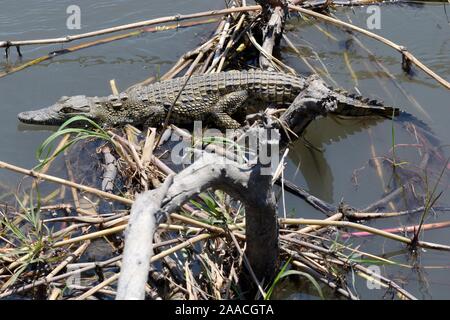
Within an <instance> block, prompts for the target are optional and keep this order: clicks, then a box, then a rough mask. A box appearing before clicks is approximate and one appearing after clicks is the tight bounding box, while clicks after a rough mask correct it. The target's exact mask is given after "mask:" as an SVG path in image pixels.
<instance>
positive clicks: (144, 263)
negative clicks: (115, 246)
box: [116, 176, 173, 300]
mask: <svg viewBox="0 0 450 320" xmlns="http://www.w3.org/2000/svg"><path fill="white" fill-rule="evenodd" d="M172 178H173V176H168V177H167V178H166V180H165V182H164V184H163V185H162V186H161V187H160V188H159V189H156V190H152V191H149V192H145V193H142V194H140V195H137V196H136V199H135V200H134V203H133V206H132V207H131V211H130V219H129V222H128V228H127V233H126V236H125V243H126V245H125V249H124V252H123V260H122V268H121V270H120V278H119V285H118V289H117V296H116V300H123V299H127V300H144V298H145V284H146V283H147V278H148V272H149V270H150V258H151V257H152V255H153V234H154V232H155V227H156V224H155V216H154V213H155V212H157V211H158V210H159V208H160V207H161V203H162V200H163V198H164V196H165V194H166V193H167V191H168V188H169V186H170V185H171V184H172Z"/></svg>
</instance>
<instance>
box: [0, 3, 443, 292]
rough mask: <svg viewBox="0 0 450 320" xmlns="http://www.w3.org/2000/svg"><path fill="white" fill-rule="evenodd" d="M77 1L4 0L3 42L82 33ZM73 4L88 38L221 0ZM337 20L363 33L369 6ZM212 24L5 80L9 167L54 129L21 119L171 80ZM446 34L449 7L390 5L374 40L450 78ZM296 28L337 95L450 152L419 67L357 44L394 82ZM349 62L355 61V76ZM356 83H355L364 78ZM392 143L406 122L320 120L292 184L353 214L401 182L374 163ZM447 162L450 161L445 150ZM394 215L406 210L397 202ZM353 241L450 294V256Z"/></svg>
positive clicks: (434, 96)
mask: <svg viewBox="0 0 450 320" xmlns="http://www.w3.org/2000/svg"><path fill="white" fill-rule="evenodd" d="M71 4H74V1H71V0H68V1H57V2H56V1H50V0H33V1H31V0H27V1H25V0H23V1H20V2H18V1H13V0H3V1H2V4H1V8H0V40H5V39H37V38H47V37H56V36H61V35H64V34H71V33H77V32H79V31H76V32H74V31H73V30H67V29H66V19H67V17H68V15H67V14H66V8H67V7H68V6H69V5H71ZM76 4H78V5H79V6H80V7H81V27H82V29H81V30H80V31H81V32H87V31H91V30H96V29H99V28H104V27H109V26H114V25H118V24H124V23H128V22H132V21H140V20H145V19H150V18H156V17H160V16H166V15H173V14H176V13H190V12H197V11H204V10H207V9H218V8H222V7H223V1H221V0H217V1H208V2H205V1H199V0H190V1H183V2H182V5H181V3H180V2H179V1H173V0H169V1H160V0H154V1H151V2H148V1H143V0H127V1H125V0H116V1H95V2H94V3H93V1H88V0H84V1H76ZM336 15H337V16H338V17H340V18H341V19H344V20H348V19H350V21H352V22H353V23H355V24H357V25H360V26H363V27H365V26H366V19H367V17H368V16H369V14H368V13H367V12H366V8H353V9H350V8H345V9H339V10H338V11H337V12H336ZM318 26H319V27H320V29H319V28H318ZM214 27H215V26H214V24H211V25H202V26H196V27H192V28H189V29H181V30H177V31H168V32H159V33H154V34H145V35H143V36H140V37H136V38H129V39H126V40H122V41H117V42H113V43H109V44H106V45H101V46H96V47H92V48H89V49H85V50H81V51H78V52H75V53H71V54H66V55H64V56H61V57H57V58H54V59H52V60H50V61H47V62H44V63H41V64H39V65H37V66H33V67H31V68H28V69H26V70H23V71H21V72H18V73H15V74H11V75H9V76H7V77H5V78H2V79H0V97H1V100H0V108H1V109H0V111H1V113H0V160H2V161H6V162H10V163H14V164H17V165H19V166H23V167H28V168H30V167H33V166H34V165H36V159H35V150H36V148H37V146H38V145H39V144H40V143H41V142H42V141H43V140H44V139H45V138H46V137H47V136H48V135H49V134H50V132H51V131H50V130H49V129H48V128H45V127H42V128H36V127H30V126H25V125H19V123H18V121H17V120H16V116H17V113H18V112H20V111H24V110H30V109H35V108H39V107H42V106H46V105H49V104H51V103H53V102H54V101H56V100H57V99H58V98H59V97H60V96H62V95H75V94H86V95H99V96H102V95H107V94H109V92H110V87H109V80H110V79H116V82H117V85H118V86H119V88H120V89H124V88H127V87H129V86H130V85H132V84H134V83H136V82H138V81H141V80H143V79H145V78H147V77H149V76H150V75H156V74H158V73H164V72H165V71H166V70H167V69H168V68H170V66H171V65H172V64H173V63H174V62H175V61H176V60H177V59H178V58H179V56H180V55H182V54H183V53H184V52H186V51H188V50H190V49H192V48H193V47H194V46H196V45H198V44H199V43H200V42H201V41H202V40H204V39H206V38H207V37H208V36H209V35H210V33H211V32H212V31H213V30H214ZM449 29H450V26H449V22H448V18H447V16H446V12H445V10H444V7H443V4H428V5H424V6H422V5H384V6H382V7H381V29H380V30H375V32H376V33H378V34H380V35H383V36H385V37H387V38H389V39H391V40H393V41H394V42H397V43H399V44H402V45H405V46H406V47H407V48H408V49H409V50H410V51H411V52H412V53H414V54H415V55H416V56H417V57H418V58H420V59H421V60H422V61H423V62H424V63H425V64H427V65H428V66H429V67H430V68H431V69H433V70H435V71H436V72H438V73H439V74H440V75H441V76H443V77H444V78H447V79H450V67H449V65H450V63H449V62H450V57H449V56H448V52H449V51H450V50H449V49H450V48H449V46H450V36H449V34H450V33H449ZM288 30H289V31H288V33H287V35H288V37H289V38H290V39H291V41H292V42H293V43H294V44H295V45H296V47H297V48H298V49H299V50H300V51H301V52H302V53H303V54H304V55H305V56H306V57H308V58H309V59H310V62H311V63H312V64H313V65H314V66H316V67H319V68H321V65H320V63H319V61H318V59H317V57H320V59H321V60H322V62H323V63H324V64H325V65H326V67H327V68H328V70H329V72H330V74H331V75H332V77H333V79H334V80H335V81H336V82H337V83H338V84H339V86H340V87H343V88H346V89H349V90H351V91H355V88H357V89H358V90H359V91H360V92H361V93H362V94H364V95H368V96H370V97H372V98H378V99H382V100H384V102H385V103H386V104H390V105H395V106H401V108H402V109H404V110H406V111H408V112H410V113H411V114H413V115H414V116H416V117H417V118H418V119H420V120H422V121H424V122H425V123H427V124H428V125H429V126H430V128H431V129H432V130H433V131H434V133H435V134H436V136H437V137H439V139H440V141H441V144H442V145H446V144H449V143H450V138H449V133H450V128H449V126H448V123H449V122H450V113H449V112H448V108H449V107H450V106H449V103H448V101H449V97H450V94H449V92H448V91H447V90H445V89H444V88H442V87H440V86H439V85H438V84H437V83H436V82H435V81H433V80H431V79H430V78H428V77H427V76H425V75H424V74H423V73H422V72H421V71H420V70H415V75H414V76H408V75H405V73H404V72H403V71H402V70H401V65H400V61H401V57H400V56H399V54H398V53H397V52H395V51H393V50H392V49H390V48H387V47H385V46H383V45H381V44H379V43H377V42H375V41H373V40H368V39H366V38H364V37H362V36H358V39H360V40H361V41H362V42H363V43H364V45H365V46H366V47H367V48H369V49H370V50H371V51H372V52H373V54H374V55H375V56H376V57H378V58H379V61H381V62H382V64H383V65H384V66H385V67H386V68H387V69H388V70H389V72H390V73H392V74H393V75H394V76H395V78H396V79H397V85H396V84H395V83H394V82H392V81H391V80H390V79H389V77H388V76H387V74H386V72H385V71H383V70H380V69H379V68H378V67H377V65H376V64H375V63H374V62H373V61H372V59H370V58H369V55H368V53H367V52H365V51H364V50H363V49H361V48H360V47H359V46H358V45H357V43H356V42H355V41H351V40H350V39H351V37H352V36H351V35H349V34H348V33H346V32H343V31H341V30H339V29H338V28H336V27H333V26H330V25H327V24H323V23H316V24H313V23H312V22H305V21H303V20H299V19H297V18H293V19H291V20H290V22H289V25H288ZM60 48H61V46H60V45H56V46H55V45H45V46H30V47H25V48H22V52H23V54H24V59H25V60H26V59H31V58H35V57H38V56H42V55H45V54H47V53H48V52H50V51H54V50H57V49H60ZM314 52H316V53H317V56H316V55H315V54H314ZM344 52H346V54H344ZM282 57H283V59H284V61H285V62H286V63H287V64H289V65H291V66H293V67H295V68H296V69H297V70H299V71H301V72H304V73H307V72H309V70H308V69H307V67H306V66H305V64H304V63H303V62H301V60H300V59H298V57H297V56H296V54H295V53H294V52H293V51H292V50H291V49H289V48H288V47H287V46H286V44H284V47H283V51H282ZM345 61H348V62H349V63H350V65H351V70H350V69H349V68H348V67H347V65H346V63H345ZM20 63H21V61H19V60H18V58H17V55H16V54H15V52H14V50H12V52H11V57H10V59H9V61H6V60H5V59H3V58H2V59H1V60H0V72H1V71H4V70H6V69H7V68H10V67H11V66H14V65H16V64H20ZM321 69H322V71H323V68H321ZM352 74H354V75H356V80H355V78H353V77H352ZM398 86H400V87H401V88H402V90H403V91H404V92H405V93H407V94H408V95H411V96H412V97H414V98H415V100H416V101H417V104H418V105H420V106H421V107H422V108H423V109H422V110H421V109H419V108H418V107H417V106H416V105H417V104H414V103H412V102H411V100H410V99H408V98H407V97H406V96H405V95H404V94H402V93H401V90H399V89H398ZM393 128H394V131H393ZM393 132H394V134H393ZM393 137H394V140H395V143H403V144H412V143H414V142H415V140H414V138H413V137H412V135H411V134H410V133H408V131H407V130H406V128H405V127H404V125H403V124H402V123H401V122H396V123H394V124H393V123H392V122H391V121H389V120H384V121H382V120H373V119H372V120H370V119H357V120H342V119H331V118H327V119H321V120H319V121H316V122H314V123H312V125H311V126H310V127H309V129H308V131H307V133H306V136H305V138H306V140H307V141H309V143H311V144H312V145H313V146H315V147H316V148H320V149H321V151H319V150H314V149H311V148H307V147H306V146H305V143H304V142H302V141H299V142H297V143H296V144H295V146H294V147H293V148H291V150H290V154H289V155H290V163H289V166H288V168H287V171H286V174H285V176H286V177H289V179H290V180H292V181H293V182H295V183H296V184H298V185H300V186H304V187H305V188H306V189H307V190H309V191H310V192H311V193H312V194H314V195H315V196H317V197H319V198H321V199H323V200H325V201H328V202H330V203H334V204H338V203H339V202H340V201H341V200H344V201H345V202H346V203H349V204H351V205H353V206H355V207H358V208H365V207H367V206H368V205H369V204H371V203H373V202H374V201H376V200H378V199H380V198H381V197H382V196H383V193H384V191H385V190H389V188H390V186H391V185H393V184H395V183H394V182H395V179H396V178H397V177H396V176H395V174H394V173H392V172H391V173H389V170H387V169H386V166H385V170H384V171H383V172H384V176H383V178H384V180H383V182H382V180H381V179H380V177H379V175H378V174H377V172H376V170H375V169H374V168H375V167H374V163H373V156H374V154H375V155H377V156H383V155H389V149H390V147H391V146H392V141H393ZM400 149H401V150H400ZM443 154H444V155H445V154H446V153H445V149H444V151H443ZM396 157H397V158H398V160H399V161H402V159H406V160H407V161H409V162H414V161H415V162H417V163H419V162H420V160H421V158H420V155H418V150H417V148H414V147H411V146H410V147H404V148H399V150H398V153H396ZM443 165H445V159H444V160H443V162H442V163H439V162H438V163H436V164H435V168H436V170H439V168H440V169H442V166H443ZM439 166H441V167H439ZM52 170H53V171H51V172H52V173H55V174H57V175H59V176H63V177H64V176H65V175H66V173H65V172H57V171H58V165H55V166H54V169H52ZM443 179H444V180H443V181H444V182H446V180H445V179H447V177H446V176H445V175H444V176H443ZM19 180H20V177H19V176H18V175H15V174H12V173H9V172H7V171H4V170H2V171H0V184H1V185H6V186H15V185H16V184H17V183H18V182H19ZM430 183H431V182H430ZM444 185H446V184H445V183H444ZM405 201H406V200H405ZM408 201H409V200H408ZM439 203H441V204H442V205H445V203H448V192H447V188H444V193H443V195H442V196H441V198H440V199H439ZM286 207H287V208H286V211H287V212H288V214H290V215H295V216H299V217H316V218H323V215H322V214H321V213H318V212H315V211H314V210H313V209H311V207H309V206H308V205H306V204H305V203H303V202H302V201H301V200H298V199H296V198H295V197H293V196H291V195H287V204H286ZM395 208H397V209H403V207H402V206H401V204H400V205H399V204H398V203H396V207H395ZM390 209H391V208H390V207H387V208H386V210H390ZM419 219H420V215H418V214H416V215H410V216H408V217H407V218H392V219H385V220H377V221H375V222H372V223H370V224H371V225H374V226H377V227H386V228H387V227H398V226H403V225H411V224H417V223H418V222H419ZM444 220H448V218H447V214H446V213H437V214H436V215H431V216H430V217H429V218H428V219H427V221H426V222H427V223H430V222H435V221H444ZM424 239H425V240H427V241H434V242H439V243H444V244H450V238H449V236H448V229H438V230H429V231H426V232H425V236H424ZM348 243H351V244H352V246H353V247H356V246H358V245H361V247H360V249H361V250H367V251H369V252H372V253H375V254H379V255H384V256H385V257H388V258H390V259H392V260H394V261H396V262H398V263H405V264H409V265H415V266H416V269H414V270H411V269H408V268H405V267H401V266H395V267H392V266H389V267H387V266H379V267H380V269H381V270H382V272H383V274H385V275H386V276H387V277H390V278H392V279H394V280H396V281H398V282H399V283H401V284H402V285H404V286H405V288H406V289H407V290H409V291H410V292H412V293H413V294H415V295H416V296H418V297H419V298H427V299H428V298H449V297H450V294H449V286H450V283H449V281H448V274H449V272H450V270H448V268H450V254H448V253H441V252H434V251H431V250H427V251H426V252H425V251H421V252H420V253H419V255H418V257H417V258H415V257H412V256H411V255H410V254H409V253H408V251H407V250H404V246H403V245H401V244H398V243H394V242H392V241H390V240H384V239H381V238H373V237H370V238H362V239H355V238H352V239H350V240H348ZM356 288H357V289H358V292H359V293H360V294H361V296H362V297H363V298H382V296H383V294H384V292H385V290H376V289H375V290H369V289H368V288H367V286H366V283H365V282H364V281H360V280H359V281H357V282H356ZM295 291H296V289H295V286H294V287H293V286H292V283H289V284H285V290H280V292H279V297H282V298H287V297H291V298H295V297H299V296H297V295H296V294H295Z"/></svg>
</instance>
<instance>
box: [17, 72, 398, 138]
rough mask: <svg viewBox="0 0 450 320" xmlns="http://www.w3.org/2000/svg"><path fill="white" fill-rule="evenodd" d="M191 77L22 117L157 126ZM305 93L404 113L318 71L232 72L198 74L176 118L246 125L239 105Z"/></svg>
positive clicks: (367, 109)
mask: <svg viewBox="0 0 450 320" xmlns="http://www.w3.org/2000/svg"><path fill="white" fill-rule="evenodd" d="M185 81H186V78H184V77H182V78H175V79H173V80H168V81H163V82H157V83H154V84H151V85H147V86H138V87H135V88H133V89H131V90H129V91H127V92H123V93H121V94H120V95H119V96H109V97H100V98H99V97H86V96H73V97H62V98H61V99H60V100H59V101H58V102H56V103H55V104H54V105H52V106H50V107H47V108H43V109H40V110H36V111H27V112H22V113H20V114H19V116H18V117H19V120H20V121H22V122H25V123H31V124H41V125H60V124H62V123H63V122H65V121H66V120H68V119H70V118H71V117H73V116H75V115H83V116H86V117H88V118H90V119H92V120H94V121H96V122H97V123H99V124H101V125H104V126H120V125H124V124H133V125H135V126H141V125H144V126H157V125H159V124H160V123H161V121H163V120H164V119H165V117H166V115H167V112H168V110H169V109H170V106H171V105H172V103H173V101H174V100H175V98H176V96H177V95H178V93H179V91H180V90H181V89H182V87H183V84H184V83H185ZM302 93H308V99H309V100H308V101H309V103H308V108H310V106H311V101H312V102H313V105H317V108H318V109H320V108H322V109H323V108H324V107H325V109H326V110H325V111H326V112H331V113H337V114H340V115H344V116H345V115H347V116H370V115H378V116H385V117H390V116H392V114H393V112H394V113H398V110H397V109H393V108H390V107H385V106H382V105H381V104H380V103H378V102H376V101H368V100H365V99H362V97H357V96H351V95H347V94H345V93H342V92H340V91H337V90H333V89H331V88H329V87H327V86H326V85H325V84H324V82H323V81H322V80H320V79H319V78H318V77H316V76H311V77H309V78H304V77H295V76H292V75H287V74H283V73H277V72H267V71H248V72H247V71H230V72H221V73H214V74H207V75H195V76H192V77H191V78H190V79H189V81H188V83H187V85H186V87H185V88H184V90H183V91H182V93H181V95H180V97H179V99H178V100H177V102H176V103H175V105H174V108H173V110H172V113H171V117H170V122H171V123H173V124H177V125H184V124H190V123H192V122H193V121H195V120H202V121H204V120H208V121H210V122H212V123H213V124H215V125H216V126H217V127H218V128H220V129H226V128H238V127H240V124H239V123H238V122H237V121H236V120H234V119H233V118H232V117H231V116H232V115H233V114H234V113H235V112H236V111H237V110H238V109H239V108H242V107H247V106H257V107H259V109H261V107H267V106H269V105H276V106H280V107H281V106H288V105H290V104H291V103H292V102H294V100H296V97H298V96H299V95H301V94H302ZM300 100H301V99H300ZM296 101H299V100H298V99H297V100H296ZM324 101H327V102H326V103H325V104H324ZM314 102H315V104H314ZM301 103H302V102H300V104H301Z"/></svg>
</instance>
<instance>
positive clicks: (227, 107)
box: [208, 90, 248, 129]
mask: <svg viewBox="0 0 450 320" xmlns="http://www.w3.org/2000/svg"><path fill="white" fill-rule="evenodd" d="M247 98H248V92H247V91H246V90H240V91H235V92H231V93H228V94H226V95H224V96H223V97H221V98H220V99H219V100H218V101H217V103H216V104H215V106H214V107H213V108H212V112H211V113H210V114H209V115H208V116H209V117H210V118H211V120H212V121H213V122H214V124H215V125H217V126H218V127H219V128H220V129H237V128H240V127H241V124H240V123H239V122H237V121H236V120H234V119H233V118H232V117H231V115H232V114H233V113H235V112H236V110H237V109H239V108H240V107H241V106H242V105H243V103H244V102H245V101H246V100H247Z"/></svg>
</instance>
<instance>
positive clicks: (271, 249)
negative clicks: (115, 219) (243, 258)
mask: <svg viewBox="0 0 450 320" xmlns="http://www.w3.org/2000/svg"><path fill="white" fill-rule="evenodd" d="M263 168H264V167H263V166H262V165H259V164H258V165H255V166H253V167H249V166H248V165H241V164H238V163H236V162H232V161H229V160H225V159H224V158H223V157H219V156H217V155H213V154H208V153H203V154H202V157H201V158H200V159H199V160H197V161H196V162H194V163H193V164H192V165H191V166H189V167H188V168H186V169H185V170H183V171H181V172H180V173H179V174H177V175H176V176H174V177H173V181H172V182H171V183H170V185H165V186H164V187H160V188H158V189H155V190H152V191H148V192H146V193H144V194H143V195H141V196H140V197H139V199H142V201H145V199H147V198H148V197H152V198H155V199H161V198H162V197H164V200H163V201H162V203H161V208H160V209H157V206H158V204H159V202H158V201H157V202H156V205H152V206H149V208H148V210H147V211H146V212H145V214H140V215H139V214H138V215H136V217H139V216H141V217H142V216H145V215H146V216H147V217H144V218H145V219H149V218H148V216H149V215H156V220H157V223H159V222H161V221H163V220H164V218H165V217H166V216H167V214H169V213H171V212H174V211H177V210H179V209H180V207H181V206H182V204H183V203H185V202H186V201H188V200H189V199H190V198H192V197H193V196H195V195H196V194H198V193H200V192H202V191H204V190H206V189H208V188H212V189H220V190H223V191H225V192H227V193H228V194H230V195H231V196H232V197H234V198H236V199H239V200H241V201H242V202H243V203H244V204H245V208H246V241H247V247H246V251H245V252H246V255H247V257H248V260H249V262H250V266H251V268H252V270H253V272H254V273H255V275H256V276H257V277H258V279H259V280H262V279H263V278H266V279H269V278H270V277H272V276H273V273H274V272H275V270H276V267H277V263H278V254H279V248H278V220H277V213H276V207H275V201H274V198H273V192H272V183H271V181H272V176H271V175H264V174H262V171H261V170H262V169H263ZM147 201H148V200H147ZM133 207H134V206H133ZM132 214H133V213H132ZM148 221H149V220H145V221H144V222H138V221H133V223H132V224H131V225H130V226H129V229H128V234H127V240H126V241H125V252H129V253H130V252H136V250H137V251H141V254H139V258H138V259H136V258H130V259H124V260H123V267H122V272H121V276H120V278H121V279H120V281H119V283H126V284H127V285H126V286H124V285H119V289H118V297H120V299H136V298H142V297H143V295H144V291H143V288H144V285H145V282H146V281H144V279H143V277H141V276H140V277H137V276H136V275H137V274H139V275H144V274H146V272H147V271H148V267H149V263H150V259H151V255H150V254H149V252H150V250H151V249H150V248H151V247H150V246H151V241H149V240H148V235H149V234H152V232H151V226H150V225H149V223H148ZM143 226H145V227H146V231H143V230H142V227H143ZM143 234H145V235H143ZM134 237H137V238H136V239H140V240H136V239H135V240H136V241H135V240H132V241H131V242H130V241H129V240H128V239H134ZM129 246H137V249H136V248H134V249H128V247H129ZM142 252H144V254H142ZM130 254H131V253H130ZM122 278H123V279H122ZM145 279H146V278H145ZM143 281H144V283H142V282H143Z"/></svg>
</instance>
